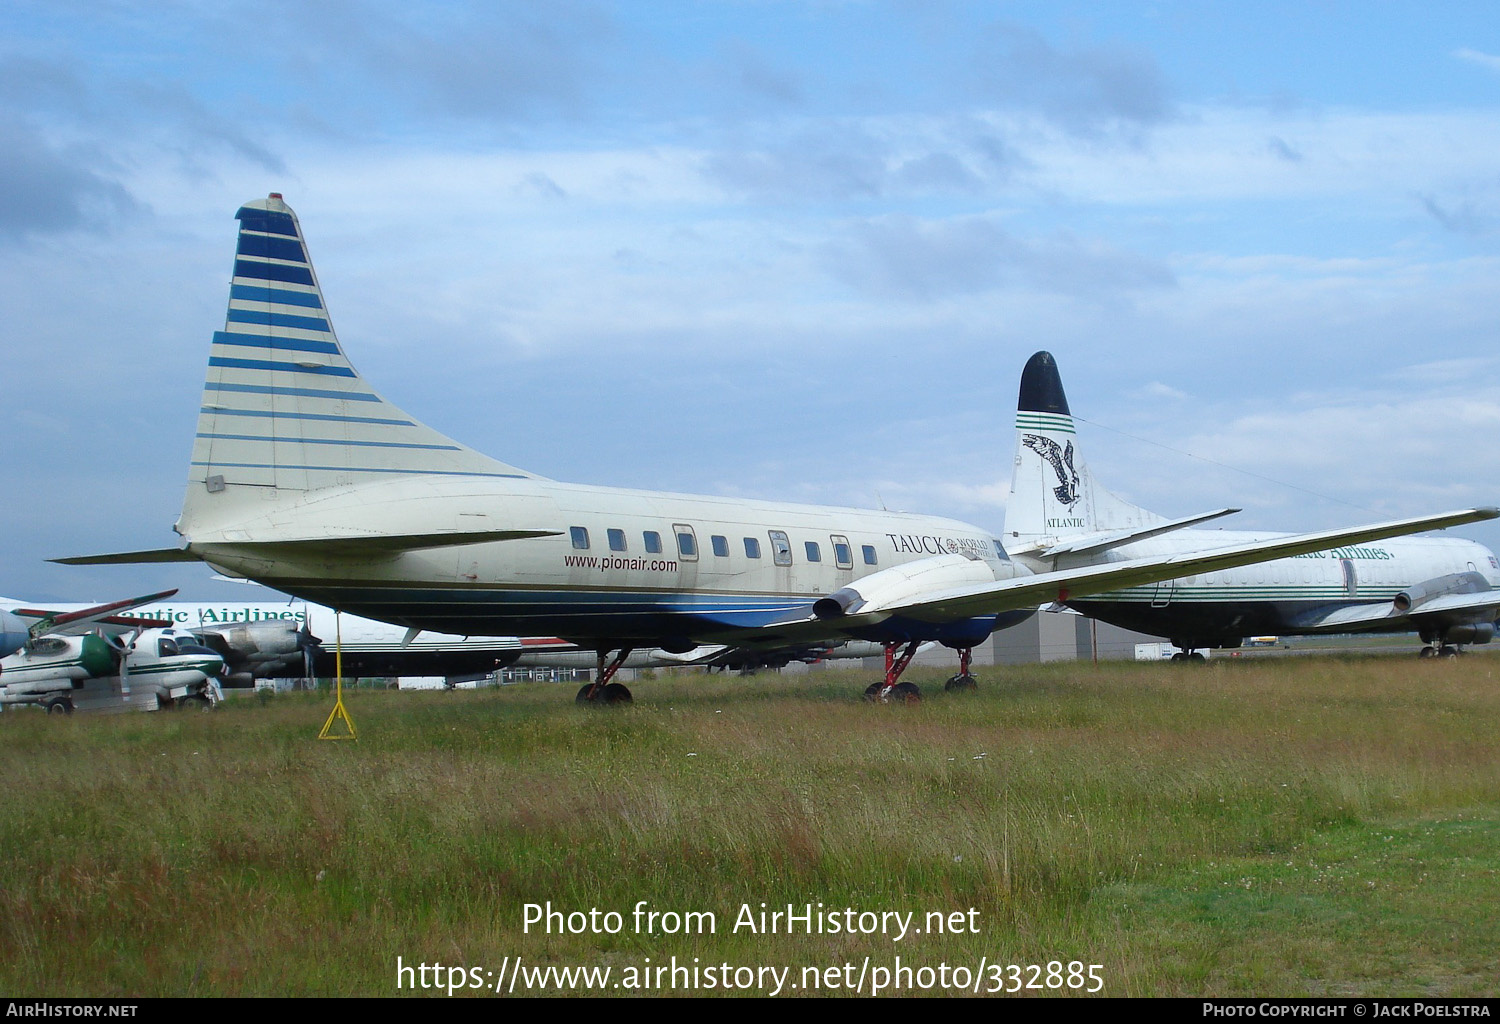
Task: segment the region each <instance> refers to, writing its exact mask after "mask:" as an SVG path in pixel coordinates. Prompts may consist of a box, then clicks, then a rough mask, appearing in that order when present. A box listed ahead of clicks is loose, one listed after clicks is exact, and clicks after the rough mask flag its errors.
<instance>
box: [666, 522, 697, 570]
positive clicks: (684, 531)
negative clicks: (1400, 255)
mask: <svg viewBox="0 0 1500 1024" xmlns="http://www.w3.org/2000/svg"><path fill="white" fill-rule="evenodd" d="M672 532H673V533H675V534H677V554H678V555H680V556H681V557H682V560H683V561H684V562H696V561H697V560H698V538H697V537H696V536H695V535H694V534H693V528H692V527H691V526H684V525H683V524H681V523H673V524H672Z"/></svg>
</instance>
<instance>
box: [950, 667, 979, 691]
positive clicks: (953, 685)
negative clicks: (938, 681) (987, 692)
mask: <svg viewBox="0 0 1500 1024" xmlns="http://www.w3.org/2000/svg"><path fill="white" fill-rule="evenodd" d="M943 689H944V690H946V691H948V692H949V693H967V692H969V691H971V690H977V689H979V683H978V681H977V680H975V678H974V677H973V676H971V675H969V674H968V673H967V672H965V673H962V674H960V675H956V676H954V677H953V678H951V679H949V680H948V681H947V682H946V683H944V684H943Z"/></svg>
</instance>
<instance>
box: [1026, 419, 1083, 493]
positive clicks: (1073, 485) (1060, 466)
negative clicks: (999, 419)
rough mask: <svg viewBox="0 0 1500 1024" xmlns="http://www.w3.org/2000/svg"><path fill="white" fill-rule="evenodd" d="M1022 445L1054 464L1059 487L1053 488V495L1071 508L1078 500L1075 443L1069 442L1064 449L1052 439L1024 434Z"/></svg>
mask: <svg viewBox="0 0 1500 1024" xmlns="http://www.w3.org/2000/svg"><path fill="white" fill-rule="evenodd" d="M1021 443H1022V444H1024V445H1025V446H1026V447H1027V448H1030V449H1031V450H1032V451H1034V452H1036V453H1037V454H1038V455H1040V456H1041V457H1042V458H1044V459H1046V460H1047V461H1048V462H1049V463H1051V464H1052V470H1053V472H1055V473H1056V474H1057V486H1056V487H1054V488H1052V493H1053V494H1055V495H1057V500H1058V501H1060V502H1061V503H1062V504H1064V505H1067V506H1068V507H1070V508H1071V507H1072V506H1073V504H1074V503H1075V502H1076V501H1077V500H1078V471H1077V470H1076V469H1074V468H1073V442H1072V441H1069V442H1068V444H1067V447H1066V448H1062V447H1059V446H1058V443H1057V442H1056V441H1054V440H1052V439H1051V438H1050V437H1042V436H1041V435H1039V434H1022V435H1021Z"/></svg>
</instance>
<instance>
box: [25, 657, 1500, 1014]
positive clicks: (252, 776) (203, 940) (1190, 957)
mask: <svg viewBox="0 0 1500 1024" xmlns="http://www.w3.org/2000/svg"><path fill="white" fill-rule="evenodd" d="M1497 671H1500V659H1493V658H1481V657H1472V658H1466V659H1461V660H1459V661H1456V662H1452V661H1447V662H1443V663H1441V664H1435V663H1429V662H1418V661H1417V660H1416V659H1415V658H1410V659H1394V658H1372V659H1355V658H1350V659H1264V660H1248V659H1246V660H1240V661H1230V660H1229V659H1223V660H1219V661H1213V662H1210V663H1209V664H1207V665H1203V666H1173V665H1161V664H1143V665H1137V664H1132V663H1125V664H1106V665H1102V666H1098V667H1095V666H1092V665H1086V664H1077V665H1074V664H1063V665H1050V666H1042V667H1025V668H1010V669H1006V668H998V667H997V668H991V669H986V670H984V671H983V672H982V673H981V689H980V691H979V692H978V693H976V694H972V695H954V696H948V695H944V694H943V693H942V692H941V676H938V675H933V674H930V675H927V676H925V677H924V676H923V675H922V674H921V673H919V672H914V673H912V675H913V677H914V678H915V679H916V681H917V682H919V683H921V684H922V685H923V689H924V692H927V693H928V694H930V696H929V699H927V700H926V701H925V702H923V703H922V704H921V705H919V706H912V707H875V706H869V705H866V704H864V703H863V702H862V701H860V700H859V699H857V696H856V695H857V694H858V693H859V691H860V690H861V689H862V687H863V685H864V683H866V682H868V681H869V679H868V678H867V677H866V675H865V674H862V673H859V672H844V671H833V672H826V673H815V674H811V675H803V676H788V677H778V676H774V675H760V676H756V677H754V678H752V679H742V678H739V677H732V676H731V677H727V678H726V677H722V676H715V677H712V678H711V679H710V678H706V677H703V676H700V675H683V676H679V677H664V678H659V679H656V680H654V681H650V682H644V683H639V684H636V685H635V686H634V689H635V693H636V700H637V703H636V704H635V706H633V707H629V708H618V709H588V708H579V707H575V706H574V704H573V701H572V690H573V688H572V687H559V686H550V685H543V684H532V685H526V686H516V687H507V688H504V689H501V690H499V691H496V690H487V691H477V692H452V693H444V692H438V693H395V692H379V691H358V692H355V693H353V694H352V695H348V696H347V698H346V700H347V704H348V707H349V710H350V713H351V715H352V716H353V718H354V720H355V722H356V724H357V725H358V727H359V733H360V739H359V742H358V743H351V742H339V743H332V742H318V741H316V740H315V739H314V737H315V735H316V734H317V731H318V729H319V727H320V726H321V725H322V722H323V719H324V717H325V716H326V715H327V713H328V710H329V708H330V706H331V698H330V697H329V696H327V695H326V694H325V695H283V696H278V697H275V698H272V699H269V700H266V701H265V702H261V701H258V700H255V699H243V700H239V701H234V702H231V703H230V704H228V705H226V706H224V707H222V708H221V709H220V710H218V711H216V712H214V713H213V714H197V713H189V712H182V713H170V712H163V713H158V714H154V715H122V716H115V717H85V716H82V715H76V716H73V717H71V718H69V719H66V720H59V719H57V718H55V717H53V718H48V717H46V716H44V715H41V714H39V713H27V712H20V713H6V714H4V715H0V759H3V766H4V778H6V780H7V781H8V785H7V786H6V788H5V795H4V797H3V798H0V843H3V850H4V854H5V870H4V874H3V875H0V991H4V992H6V993H9V994H14V995H141V996H148V995H219V994H234V995H301V994H317V995H377V996H384V995H394V994H397V992H398V989H397V982H398V973H397V957H398V956H400V957H401V958H402V964H403V965H404V966H408V967H411V966H417V965H422V964H426V965H432V964H434V963H439V962H440V963H441V964H442V965H443V967H444V972H446V971H447V969H448V968H449V967H461V968H464V969H475V970H477V971H478V972H479V973H477V974H473V975H464V976H463V979H462V980H464V981H465V982H466V983H467V981H469V980H476V979H477V980H481V981H483V982H484V983H485V984H487V985H490V984H492V978H491V976H490V975H487V974H484V973H483V972H486V971H493V972H495V976H497V977H499V978H500V979H501V982H502V984H505V983H506V980H507V978H508V979H510V980H514V979H516V977H517V975H516V974H515V973H514V967H513V965H514V963H515V958H517V957H520V958H521V962H522V963H523V964H524V965H525V968H526V970H527V971H530V970H532V969H543V968H546V967H548V966H551V967H560V968H566V967H595V968H601V969H602V968H604V967H608V968H609V969H610V971H611V975H610V978H609V982H608V984H619V983H620V982H622V981H623V982H624V983H625V985H626V987H625V988H623V989H611V988H607V987H606V992H607V994H611V995H617V994H623V993H626V992H630V991H634V987H633V986H632V985H631V982H630V978H631V975H630V974H629V973H628V972H630V971H632V970H633V971H635V972H636V974H635V975H634V977H635V983H636V984H637V985H639V984H640V983H641V982H642V981H643V980H647V981H649V980H652V979H651V975H650V974H649V973H648V974H644V975H643V974H642V973H641V970H642V968H647V969H649V968H657V967H662V966H664V965H667V964H670V963H671V962H672V958H673V957H675V958H676V963H677V965H679V966H685V965H689V964H693V958H695V957H696V958H698V960H697V964H695V965H694V966H697V967H699V968H700V971H701V969H702V968H705V967H708V966H710V965H712V966H713V967H714V968H715V970H718V968H719V965H721V964H727V965H728V967H729V971H728V972H727V974H728V978H733V979H736V981H737V982H738V981H741V980H743V979H744V978H745V977H747V976H746V975H744V974H743V973H741V974H739V975H735V973H734V971H735V970H736V969H737V968H757V967H766V966H771V967H775V968H777V969H783V968H790V973H789V974H787V975H785V979H786V982H785V984H784V985H783V988H782V991H783V993H784V994H807V993H808V987H809V984H810V983H811V982H810V978H809V977H806V976H804V974H803V969H804V968H819V969H826V968H835V967H837V968H839V969H840V970H839V974H838V976H837V978H834V977H833V976H831V975H821V974H820V975H819V977H820V979H821V980H820V982H819V984H820V985H825V986H826V985H828V984H829V982H830V981H833V980H836V981H837V982H838V984H839V985H840V986H844V985H846V984H847V985H848V986H850V987H852V986H853V984H854V977H855V975H856V974H858V973H860V971H861V970H862V969H863V971H864V972H865V974H866V975H867V978H866V981H865V982H863V983H862V990H863V991H865V992H868V991H869V990H870V983H871V982H874V981H876V980H878V972H877V968H884V969H886V970H888V971H889V970H890V969H891V968H894V967H895V965H896V958H897V957H900V960H901V963H902V964H903V965H906V966H907V967H908V968H909V969H910V968H926V969H928V974H926V975H924V974H921V973H920V972H916V973H911V974H910V976H909V977H906V978H903V977H902V976H900V975H896V974H891V975H889V977H888V981H889V982H891V983H894V982H898V981H902V980H904V981H905V982H906V984H905V985H904V986H903V987H904V988H905V989H910V988H918V989H919V990H920V989H921V988H923V986H922V981H923V980H924V978H926V979H929V980H930V982H931V984H930V985H929V986H926V989H927V990H928V991H931V992H933V993H937V992H942V991H945V990H951V989H952V988H953V986H952V985H947V987H946V989H945V986H944V984H939V974H938V971H939V968H940V966H941V965H946V968H947V970H948V973H947V974H946V975H945V977H946V978H947V979H948V980H949V981H952V982H957V981H958V980H961V979H962V978H963V977H965V976H963V975H960V974H957V973H954V968H956V967H962V968H963V970H965V971H967V972H968V974H967V976H966V977H967V981H965V985H967V986H968V987H969V988H970V990H972V988H973V986H974V985H975V984H977V985H978V986H979V988H980V991H987V990H989V989H991V988H993V987H996V985H997V984H998V986H999V987H1002V988H1009V987H1013V986H1014V985H1015V984H1016V981H1015V978H1016V977H1017V976H1016V975H1015V974H1012V973H1008V972H1007V971H1005V970H1004V969H1003V968H1004V967H1005V966H1006V965H1011V964H1015V965H1018V966H1025V965H1031V964H1039V965H1042V967H1041V970H1040V971H1038V972H1035V973H1032V972H1027V971H1022V972H1020V975H1019V978H1020V982H1022V983H1025V982H1028V981H1033V980H1034V981H1036V982H1037V983H1038V984H1041V985H1043V986H1044V987H1043V988H1041V989H1040V990H1033V991H1034V992H1040V993H1041V994H1047V993H1048V992H1049V991H1051V992H1058V991H1061V992H1068V991H1070V990H1069V989H1068V988H1067V987H1066V982H1065V981H1063V982H1061V984H1062V988H1061V989H1052V990H1049V989H1047V988H1046V987H1045V985H1046V982H1047V976H1046V974H1045V971H1046V965H1047V964H1048V962H1050V961H1061V962H1064V963H1065V964H1066V963H1067V962H1071V961H1080V962H1082V963H1083V964H1085V965H1091V964H1098V965H1100V966H1099V968H1098V970H1097V976H1098V977H1100V978H1102V980H1103V992H1104V994H1106V995H1116V996H1119V995H1173V996H1181V995H1210V994H1211V995H1236V994H1248V995H1288V996H1290V995H1328V994H1367V995H1495V994H1497V993H1500V980H1497V978H1500V975H1497V958H1500V953H1497V951H1500V924H1497V920H1496V915H1495V912H1494V906H1495V902H1496V893H1497V891H1500V757H1497V726H1500V686H1497V679H1496V675H1497ZM643 900H644V901H647V906H646V909H647V910H655V911H658V912H662V913H665V912H670V911H676V912H679V913H682V912H687V911H695V912H699V913H704V912H712V913H713V914H714V915H715V916H716V921H715V925H716V927H715V929H714V931H713V933H712V934H706V933H703V934H663V933H662V928H661V927H660V923H661V921H662V920H663V919H661V918H659V919H658V927H657V929H656V931H655V932H654V933H649V934H648V933H641V932H638V931H637V929H636V927H635V924H634V922H633V919H632V916H631V912H632V910H633V908H635V907H636V905H637V904H638V902H639V901H643ZM548 901H550V902H551V904H552V907H553V908H554V909H555V910H559V911H563V912H569V911H581V912H587V911H589V910H590V909H591V908H597V909H598V910H599V911H600V912H606V911H615V912H618V913H619V914H620V915H621V923H622V927H620V928H619V930H618V932H617V933H616V934H594V933H592V932H588V931H586V932H584V933H583V934H558V930H559V929H558V928H556V927H554V928H553V929H552V931H553V934H550V935H549V934H545V932H544V930H542V929H541V928H540V927H539V926H532V927H531V928H530V930H529V931H528V930H526V929H525V928H524V927H523V915H524V909H523V908H524V907H525V905H526V904H542V905H545V904H546V903H547V902H548ZM761 903H765V904H767V910H768V911H769V910H776V909H781V910H785V908H786V905H787V904H792V905H794V906H796V907H797V908H799V910H800V909H801V908H803V907H805V906H806V905H807V904H813V910H814V912H815V913H818V910H817V907H816V905H817V904H819V903H822V904H823V905H824V912H827V911H831V910H838V911H840V913H841V915H842V911H843V910H844V908H853V910H854V911H855V912H857V913H858V912H866V911H868V912H875V913H877V914H878V913H880V912H896V913H906V912H914V914H915V917H914V918H913V919H912V921H911V925H912V926H913V927H916V928H923V934H916V935H914V934H907V935H906V936H905V937H904V938H901V939H899V940H897V939H896V938H895V937H894V936H893V935H891V934H884V935H882V934H879V933H875V934H869V935H864V934H854V935H850V934H846V933H840V934H826V933H825V934H810V935H809V934H801V933H798V934H790V935H788V934H784V933H783V934H763V933H761V932H759V931H756V932H753V933H752V932H749V931H747V930H746V929H744V928H743V927H742V928H740V929H738V930H736V929H735V928H734V925H735V922H736V918H737V916H738V914H739V912H740V908H741V906H742V904H748V905H749V906H750V908H751V910H753V911H756V912H758V911H759V910H760V904H761ZM971 908H972V910H973V911H975V913H973V914H972V915H970V914H969V911H970V910H971ZM938 912H941V913H942V914H943V915H948V914H952V913H955V912H957V913H958V917H957V918H948V917H946V916H945V917H944V921H945V923H947V924H949V925H952V924H954V923H957V922H962V927H960V928H959V929H958V930H957V931H956V932H945V933H943V934H938V933H936V932H935V931H934V930H932V929H930V928H924V927H923V926H924V924H926V923H927V915H928V914H929V913H933V914H937V913H938ZM666 920H668V921H669V922H670V920H671V919H670V918H669V919H666ZM696 920H697V922H698V923H700V924H703V923H705V922H706V919H705V918H698V919H696ZM817 920H820V921H825V924H826V919H825V918H823V917H821V916H819V917H818V918H817ZM866 920H867V921H868V920H870V919H868V918H867V919H866ZM888 920H893V919H888ZM857 921H858V919H857V918H856V923H857ZM934 921H935V918H934ZM602 923H603V922H602V921H600V924H601V925H602ZM971 926H972V927H971ZM891 927H894V924H892V925H891ZM825 931H826V929H825ZM648 957H649V958H650V960H649V963H647V959H646V958H648ZM866 957H868V958H869V959H868V965H866V960H865V958H866ZM507 958H509V959H507ZM845 964H851V965H853V966H852V967H851V968H850V969H849V970H848V973H844V966H843V965H845ZM997 964H998V965H1002V970H1001V971H999V972H996V971H995V970H994V966H993V965H997ZM507 970H510V971H511V972H512V973H510V974H509V975H507V974H506V971H507ZM1061 970H1063V971H1066V970H1067V968H1066V967H1064V968H1062V969H1061ZM721 973H722V972H721ZM453 977H454V976H452V975H449V974H447V973H442V974H440V975H439V974H433V973H430V972H423V973H422V974H420V975H418V974H417V973H416V972H414V971H413V972H409V974H408V976H406V977H405V979H404V982H405V988H403V989H402V991H407V990H410V987H411V986H412V985H413V984H418V985H419V984H420V982H421V981H424V980H425V981H429V982H431V981H440V982H443V983H446V982H448V981H451V980H453ZM669 977H670V976H669ZM678 977H679V978H682V977H684V976H683V975H679V976H678ZM1056 977H1058V975H1056V974H1054V978H1056ZM705 978H706V976H704V975H702V974H700V975H699V983H700V985H703V984H706V981H705ZM521 980H522V984H520V985H518V986H517V988H516V993H517V994H520V992H522V991H525V990H526V984H527V980H528V976H527V975H524V974H523V975H522V976H521ZM553 980H554V988H555V987H556V984H555V978H554V979H553ZM726 980H727V979H726ZM668 983H669V978H668V980H662V982H661V984H662V985H663V986H664V987H665V986H666V985H667V984H668ZM683 983H685V982H683ZM683 983H679V990H680V989H681V985H682V984H683ZM794 984H795V985H798V987H797V988H796V989H795V990H793V989H791V988H790V986H791V985H794ZM543 987H545V986H543ZM563 987H564V988H565V989H567V990H569V991H572V990H581V989H583V988H584V984H583V983H582V982H581V981H578V979H574V984H571V985H565V986H563ZM773 987H774V986H773V985H772V984H771V979H769V978H768V976H767V975H764V974H762V975H761V976H760V977H758V978H757V979H756V986H755V987H751V988H750V989H749V991H750V992H762V991H765V992H769V991H771V990H772V988H773ZM1089 987H1092V983H1090V986H1089ZM667 990H668V991H670V989H667ZM826 990H827V989H826V988H820V989H816V991H826ZM418 991H422V990H421V989H420V988H419V989H418ZM426 991H428V992H431V991H432V990H431V989H427V990H426ZM439 991H442V989H439ZM533 991H535V989H533ZM650 991H652V992H653V993H655V992H656V991H658V989H657V988H656V987H655V986H654V985H653V987H652V988H651V990H650ZM722 991H723V988H714V989H712V990H711V991H710V992H709V994H712V993H713V992H722ZM693 994H705V991H704V989H703V988H699V989H697V990H694V991H693Z"/></svg>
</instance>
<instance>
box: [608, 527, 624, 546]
mask: <svg viewBox="0 0 1500 1024" xmlns="http://www.w3.org/2000/svg"><path fill="white" fill-rule="evenodd" d="M609 549H610V550H611V551H624V550H625V531H624V530H610V531H609Z"/></svg>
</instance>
